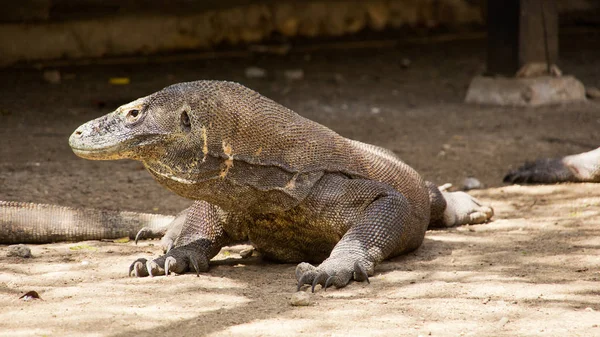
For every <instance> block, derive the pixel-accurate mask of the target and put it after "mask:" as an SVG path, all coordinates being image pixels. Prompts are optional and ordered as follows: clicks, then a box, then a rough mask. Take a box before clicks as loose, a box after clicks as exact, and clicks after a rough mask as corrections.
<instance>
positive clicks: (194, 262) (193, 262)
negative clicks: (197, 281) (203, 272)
mask: <svg viewBox="0 0 600 337" xmlns="http://www.w3.org/2000/svg"><path fill="white" fill-rule="evenodd" d="M190 262H191V264H192V266H193V267H194V270H196V276H197V277H200V268H199V267H198V260H197V259H196V258H195V257H193V256H190Z"/></svg>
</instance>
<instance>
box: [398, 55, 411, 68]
mask: <svg viewBox="0 0 600 337" xmlns="http://www.w3.org/2000/svg"><path fill="white" fill-rule="evenodd" d="M410 63H411V61H410V59H409V58H406V57H405V58H403V59H402V61H400V66H401V67H402V68H404V69H406V68H408V67H410Z"/></svg>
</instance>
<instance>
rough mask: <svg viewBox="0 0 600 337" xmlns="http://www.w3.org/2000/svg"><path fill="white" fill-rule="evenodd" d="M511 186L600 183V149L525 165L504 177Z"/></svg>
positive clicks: (539, 160)
mask: <svg viewBox="0 0 600 337" xmlns="http://www.w3.org/2000/svg"><path fill="white" fill-rule="evenodd" d="M504 182H505V183H511V184H553V183H565V182H593V183H597V182H600V148H597V149H595V150H592V151H588V152H583V153H579V154H574V155H570V156H565V157H562V158H544V159H538V160H536V161H534V162H530V163H525V164H524V165H522V166H521V167H519V168H517V169H516V170H512V171H510V172H508V173H507V174H506V176H504Z"/></svg>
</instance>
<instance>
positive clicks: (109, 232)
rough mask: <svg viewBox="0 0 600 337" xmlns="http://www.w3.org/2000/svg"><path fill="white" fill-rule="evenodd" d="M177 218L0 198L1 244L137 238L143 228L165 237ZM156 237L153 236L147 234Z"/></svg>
mask: <svg viewBox="0 0 600 337" xmlns="http://www.w3.org/2000/svg"><path fill="white" fill-rule="evenodd" d="M174 218H175V217H173V216H168V215H160V214H148V213H135V212H122V211H113V210H102V209H93V208H72V207H63V206H55V205H46V204H33V203H25V202H14V201H0V244H14V243H51V242H59V241H82V240H103V239H117V238H123V237H129V238H135V237H136V234H137V233H138V232H139V230H140V229H141V228H142V227H146V228H148V229H151V230H152V231H149V233H152V232H154V233H157V236H158V237H160V236H162V235H161V234H164V230H165V229H166V227H167V226H168V225H169V224H170V223H171V222H172V221H173V219H174ZM146 237H154V236H146Z"/></svg>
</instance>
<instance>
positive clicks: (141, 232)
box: [135, 227, 148, 245]
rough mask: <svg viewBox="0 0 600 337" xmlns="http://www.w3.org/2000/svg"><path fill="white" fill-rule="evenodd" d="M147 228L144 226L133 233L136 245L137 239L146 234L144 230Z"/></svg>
mask: <svg viewBox="0 0 600 337" xmlns="http://www.w3.org/2000/svg"><path fill="white" fill-rule="evenodd" d="M147 230H148V229H147V228H146V227H143V228H142V229H140V230H139V231H138V232H137V234H136V235H135V244H136V245H137V243H138V241H139V240H140V239H141V238H142V236H145V235H146V231H147Z"/></svg>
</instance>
